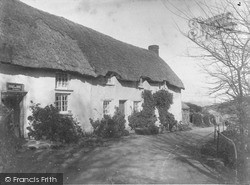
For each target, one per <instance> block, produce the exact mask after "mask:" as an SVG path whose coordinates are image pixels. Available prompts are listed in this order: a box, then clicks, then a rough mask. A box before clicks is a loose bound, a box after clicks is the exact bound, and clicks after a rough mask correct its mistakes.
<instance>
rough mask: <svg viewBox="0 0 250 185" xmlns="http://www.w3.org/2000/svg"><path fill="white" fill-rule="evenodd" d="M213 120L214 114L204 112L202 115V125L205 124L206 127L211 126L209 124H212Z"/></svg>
mask: <svg viewBox="0 0 250 185" xmlns="http://www.w3.org/2000/svg"><path fill="white" fill-rule="evenodd" d="M213 120H215V117H214V115H212V114H209V113H206V114H204V116H203V123H204V126H207V127H209V126H211V124H213Z"/></svg>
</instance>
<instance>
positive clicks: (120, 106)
mask: <svg viewBox="0 0 250 185" xmlns="http://www.w3.org/2000/svg"><path fill="white" fill-rule="evenodd" d="M125 103H126V100H120V101H119V111H120V113H121V114H123V115H125Z"/></svg>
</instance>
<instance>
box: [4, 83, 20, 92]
mask: <svg viewBox="0 0 250 185" xmlns="http://www.w3.org/2000/svg"><path fill="white" fill-rule="evenodd" d="M23 87H24V85H23V84H17V83H7V91H18V92H20V91H23V89H24V88H23Z"/></svg>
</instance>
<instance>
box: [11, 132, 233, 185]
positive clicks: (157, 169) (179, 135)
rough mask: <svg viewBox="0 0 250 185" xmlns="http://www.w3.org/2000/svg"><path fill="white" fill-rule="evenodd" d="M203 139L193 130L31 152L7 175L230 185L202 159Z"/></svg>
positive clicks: (80, 180)
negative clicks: (56, 174)
mask: <svg viewBox="0 0 250 185" xmlns="http://www.w3.org/2000/svg"><path fill="white" fill-rule="evenodd" d="M205 138H206V137H205ZM205 140H207V138H206V139H204V135H199V132H198V133H196V132H195V131H188V132H175V133H165V134H160V135H156V136H139V135H134V134H132V135H130V136H128V137H125V138H122V139H119V140H113V141H109V142H106V143H104V146H102V147H92V148H78V147H76V146H68V147H65V148H62V149H57V150H51V149H47V150H40V151H39V150H35V151H31V150H28V151H23V152H21V153H19V155H18V156H19V157H18V167H17V168H15V169H9V172H26V173H29V172H33V173H38V172H41V173H46V172H47V173H48V172H54V173H55V172H62V173H64V183H66V184H67V183H68V184H69V183H70V184H73V183H74V184H83V183H86V184H87V183H92V184H97V183H98V184H103V183H124V184H127V183H133V184H137V183H140V184H145V183H152V184H157V183H161V184H172V183H185V184H186V183H191V184H195V183H207V184H208V183H225V182H231V180H230V178H228V176H227V174H226V173H225V174H224V173H223V169H222V168H216V167H215V165H218V164H217V163H216V162H214V164H213V163H211V161H212V160H211V159H209V158H207V157H206V156H203V155H201V153H200V145H201V144H202V143H203V142H205ZM209 164H210V165H209ZM211 164H212V165H211Z"/></svg>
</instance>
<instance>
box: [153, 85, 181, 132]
mask: <svg viewBox="0 0 250 185" xmlns="http://www.w3.org/2000/svg"><path fill="white" fill-rule="evenodd" d="M153 98H154V102H155V107H156V108H157V109H158V111H159V120H160V122H161V124H162V125H164V126H165V127H167V126H172V125H174V124H176V123H177V121H176V120H175V118H174V115H173V114H171V113H170V112H169V111H168V110H169V108H170V106H171V105H172V104H173V94H172V93H170V92H168V91H166V90H164V89H162V90H159V91H157V92H155V93H154V94H153Z"/></svg>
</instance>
